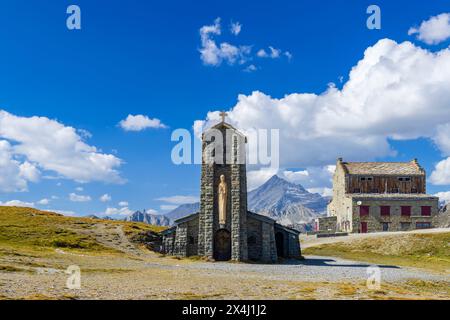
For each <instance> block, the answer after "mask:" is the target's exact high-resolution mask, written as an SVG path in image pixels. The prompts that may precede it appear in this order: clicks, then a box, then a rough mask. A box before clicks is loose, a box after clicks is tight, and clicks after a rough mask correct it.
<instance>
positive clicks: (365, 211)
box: [359, 206, 370, 217]
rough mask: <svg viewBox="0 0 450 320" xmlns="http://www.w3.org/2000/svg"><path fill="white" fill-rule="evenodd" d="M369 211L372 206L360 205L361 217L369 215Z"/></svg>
mask: <svg viewBox="0 0 450 320" xmlns="http://www.w3.org/2000/svg"><path fill="white" fill-rule="evenodd" d="M369 211H370V207H369V206H360V207H359V215H360V216H361V217H363V216H368V215H369Z"/></svg>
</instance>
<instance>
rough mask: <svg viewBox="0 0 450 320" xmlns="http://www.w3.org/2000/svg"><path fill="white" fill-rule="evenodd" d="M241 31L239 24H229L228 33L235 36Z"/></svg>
mask: <svg viewBox="0 0 450 320" xmlns="http://www.w3.org/2000/svg"><path fill="white" fill-rule="evenodd" d="M241 31H242V24H240V23H239V22H231V24H230V32H231V33H232V34H234V35H235V36H237V35H238V34H239V33H241Z"/></svg>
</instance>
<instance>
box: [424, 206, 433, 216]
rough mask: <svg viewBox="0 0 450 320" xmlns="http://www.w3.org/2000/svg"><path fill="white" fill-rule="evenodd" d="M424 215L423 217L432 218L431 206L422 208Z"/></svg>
mask: <svg viewBox="0 0 450 320" xmlns="http://www.w3.org/2000/svg"><path fill="white" fill-rule="evenodd" d="M422 215H423V216H431V207H430V206H422Z"/></svg>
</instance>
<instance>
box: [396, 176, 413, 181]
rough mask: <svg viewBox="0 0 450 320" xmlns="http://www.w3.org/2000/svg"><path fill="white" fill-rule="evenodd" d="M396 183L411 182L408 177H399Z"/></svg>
mask: <svg viewBox="0 0 450 320" xmlns="http://www.w3.org/2000/svg"><path fill="white" fill-rule="evenodd" d="M398 181H402V182H409V181H411V178H410V177H399V178H398Z"/></svg>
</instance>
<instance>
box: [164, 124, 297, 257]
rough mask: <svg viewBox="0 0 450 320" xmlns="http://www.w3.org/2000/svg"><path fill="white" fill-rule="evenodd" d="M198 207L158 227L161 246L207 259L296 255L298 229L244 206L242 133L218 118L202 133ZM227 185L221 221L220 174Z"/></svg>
mask: <svg viewBox="0 0 450 320" xmlns="http://www.w3.org/2000/svg"><path fill="white" fill-rule="evenodd" d="M202 140H203V142H202V172H201V190H200V211H199V212H198V213H195V214H192V215H190V216H187V217H183V218H181V219H179V220H177V221H175V223H176V227H174V228H171V229H169V230H166V231H165V232H164V233H163V252H164V253H166V254H173V255H177V256H180V257H186V256H195V255H198V256H204V257H206V258H208V259H211V260H234V261H248V260H253V261H261V262H269V263H273V262H276V261H277V259H278V258H279V257H286V258H299V257H300V256H301V253H300V243H299V238H298V236H299V232H298V231H296V230H293V229H289V228H286V227H283V226H281V225H278V224H277V223H276V222H275V221H274V220H273V219H270V218H268V217H265V216H261V215H258V214H255V213H252V212H249V211H248V210H247V174H246V164H245V143H246V137H245V136H243V135H242V134H241V133H240V132H239V131H237V130H236V129H234V128H233V127H232V126H230V125H229V124H227V123H225V122H221V123H219V124H218V125H216V126H214V127H212V128H211V129H209V130H207V131H205V132H204V133H203V137H202ZM221 175H223V176H224V177H225V182H226V184H227V188H228V195H227V203H226V219H225V223H224V224H221V223H220V222H219V212H218V207H219V206H218V191H217V186H218V185H219V183H220V176H221Z"/></svg>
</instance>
